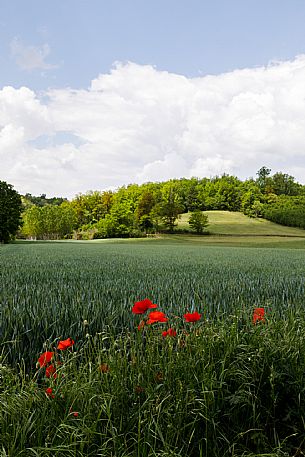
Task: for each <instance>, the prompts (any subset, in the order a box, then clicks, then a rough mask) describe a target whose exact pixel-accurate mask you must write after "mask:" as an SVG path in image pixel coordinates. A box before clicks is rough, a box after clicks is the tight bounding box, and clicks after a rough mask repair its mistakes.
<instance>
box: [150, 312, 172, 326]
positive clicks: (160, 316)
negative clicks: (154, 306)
mask: <svg viewBox="0 0 305 457" xmlns="http://www.w3.org/2000/svg"><path fill="white" fill-rule="evenodd" d="M148 318H149V319H148V321H147V324H154V323H155V322H167V321H168V319H167V317H166V316H165V314H164V313H162V311H152V312H151V313H149V316H148Z"/></svg>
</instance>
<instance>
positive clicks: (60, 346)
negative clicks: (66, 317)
mask: <svg viewBox="0 0 305 457" xmlns="http://www.w3.org/2000/svg"><path fill="white" fill-rule="evenodd" d="M73 344H74V341H73V340H72V338H67V339H66V340H63V341H59V343H58V346H57V349H59V350H60V351H64V350H66V349H68V348H69V347H71V346H73Z"/></svg>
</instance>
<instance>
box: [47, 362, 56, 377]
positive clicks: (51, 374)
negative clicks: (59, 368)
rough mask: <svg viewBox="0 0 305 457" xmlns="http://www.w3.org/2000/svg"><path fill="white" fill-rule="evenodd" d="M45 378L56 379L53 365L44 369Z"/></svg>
mask: <svg viewBox="0 0 305 457" xmlns="http://www.w3.org/2000/svg"><path fill="white" fill-rule="evenodd" d="M46 377H47V378H54V379H56V378H57V374H56V368H55V367H54V365H49V366H48V367H47V368H46Z"/></svg>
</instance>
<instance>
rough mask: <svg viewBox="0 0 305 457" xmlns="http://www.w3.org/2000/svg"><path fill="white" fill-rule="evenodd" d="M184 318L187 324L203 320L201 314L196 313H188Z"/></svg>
mask: <svg viewBox="0 0 305 457" xmlns="http://www.w3.org/2000/svg"><path fill="white" fill-rule="evenodd" d="M183 317H184V319H185V320H186V322H196V321H199V319H200V318H201V314H199V313H197V311H195V313H186V314H184V316H183Z"/></svg>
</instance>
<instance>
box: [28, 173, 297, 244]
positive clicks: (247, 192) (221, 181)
mask: <svg viewBox="0 0 305 457" xmlns="http://www.w3.org/2000/svg"><path fill="white" fill-rule="evenodd" d="M270 173H271V170H270V169H269V168H267V167H262V168H261V169H260V170H259V171H258V172H257V175H258V178H257V179H256V180H254V179H252V178H250V179H247V180H245V181H241V180H240V179H238V178H237V177H236V176H230V175H228V174H223V175H222V176H215V177H214V178H210V179H208V178H202V179H199V178H195V177H192V178H190V179H186V178H181V179H171V180H169V181H166V182H162V183H145V184H142V185H138V184H129V185H128V186H122V187H120V188H118V189H117V190H116V191H103V192H100V191H89V192H87V193H86V194H78V195H76V197H75V198H74V199H73V200H72V201H71V202H65V203H66V204H69V205H70V206H71V207H72V208H73V214H74V216H73V221H71V225H72V226H73V228H75V229H76V230H75V234H74V237H75V238H76V239H80V238H82V239H92V238H108V237H132V236H136V234H139V235H140V236H142V235H145V234H149V233H152V232H159V231H163V232H164V231H168V232H170V233H173V232H174V231H176V232H178V230H177V229H176V227H177V219H178V218H179V216H180V214H181V213H183V212H189V211H190V212H193V211H209V210H218V211H223V210H225V211H240V212H243V213H244V214H246V215H247V216H250V217H262V215H263V214H265V217H269V216H268V215H269V214H271V213H270V212H268V211H265V209H266V205H269V204H270V205H273V204H275V203H276V202H277V200H278V199H279V198H280V197H282V196H290V197H291V196H298V197H301V196H302V195H305V186H302V185H300V184H299V183H296V182H295V180H294V178H293V177H292V176H290V175H288V174H285V173H282V172H277V173H275V174H274V175H273V176H271V174H270ZM61 200H62V199H60V198H55V197H54V198H52V199H47V198H46V197H45V195H41V196H40V197H33V196H31V195H30V194H26V196H25V198H24V199H23V202H24V207H25V217H24V219H25V220H26V219H32V218H33V217H34V216H35V215H37V216H38V214H40V213H38V212H35V211H34V210H32V209H31V207H32V206H33V203H36V204H35V206H36V207H38V208H41V207H46V206H48V207H50V206H52V207H53V206H61V205H62V203H61ZM282 206H283V205H282ZM27 211H29V216H28V217H27V216H26V213H27ZM294 211H295V212H297V208H295V210H294ZM49 212H50V213H51V212H52V210H51V209H49ZM273 213H274V211H273ZM75 215H76V220H75ZM52 217H53V219H56V218H57V217H61V216H60V214H59V213H58V212H56V211H53V213H52ZM272 217H273V216H272ZM300 217H301V216H300ZM290 219H291V221H293V220H295V217H291V218H290ZM283 220H286V218H283ZM35 224H36V225H39V221H38V220H37V221H36V222H35ZM54 224H55V225H56V224H57V225H60V224H61V222H60V221H57V222H55V221H54ZM54 224H53V225H54ZM298 226H299V225H298ZM185 230H188V228H186V229H185ZM23 232H24V233H26V231H23ZM70 232H71V230H70ZM49 233H51V236H52V237H54V235H52V234H53V233H57V234H58V233H61V231H58V230H56V231H55V232H54V230H53V231H52V230H44V233H43V234H40V235H39V236H40V237H43V238H47V237H48V236H49V235H48V234H49ZM32 236H33V235H32ZM56 236H61V235H56Z"/></svg>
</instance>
